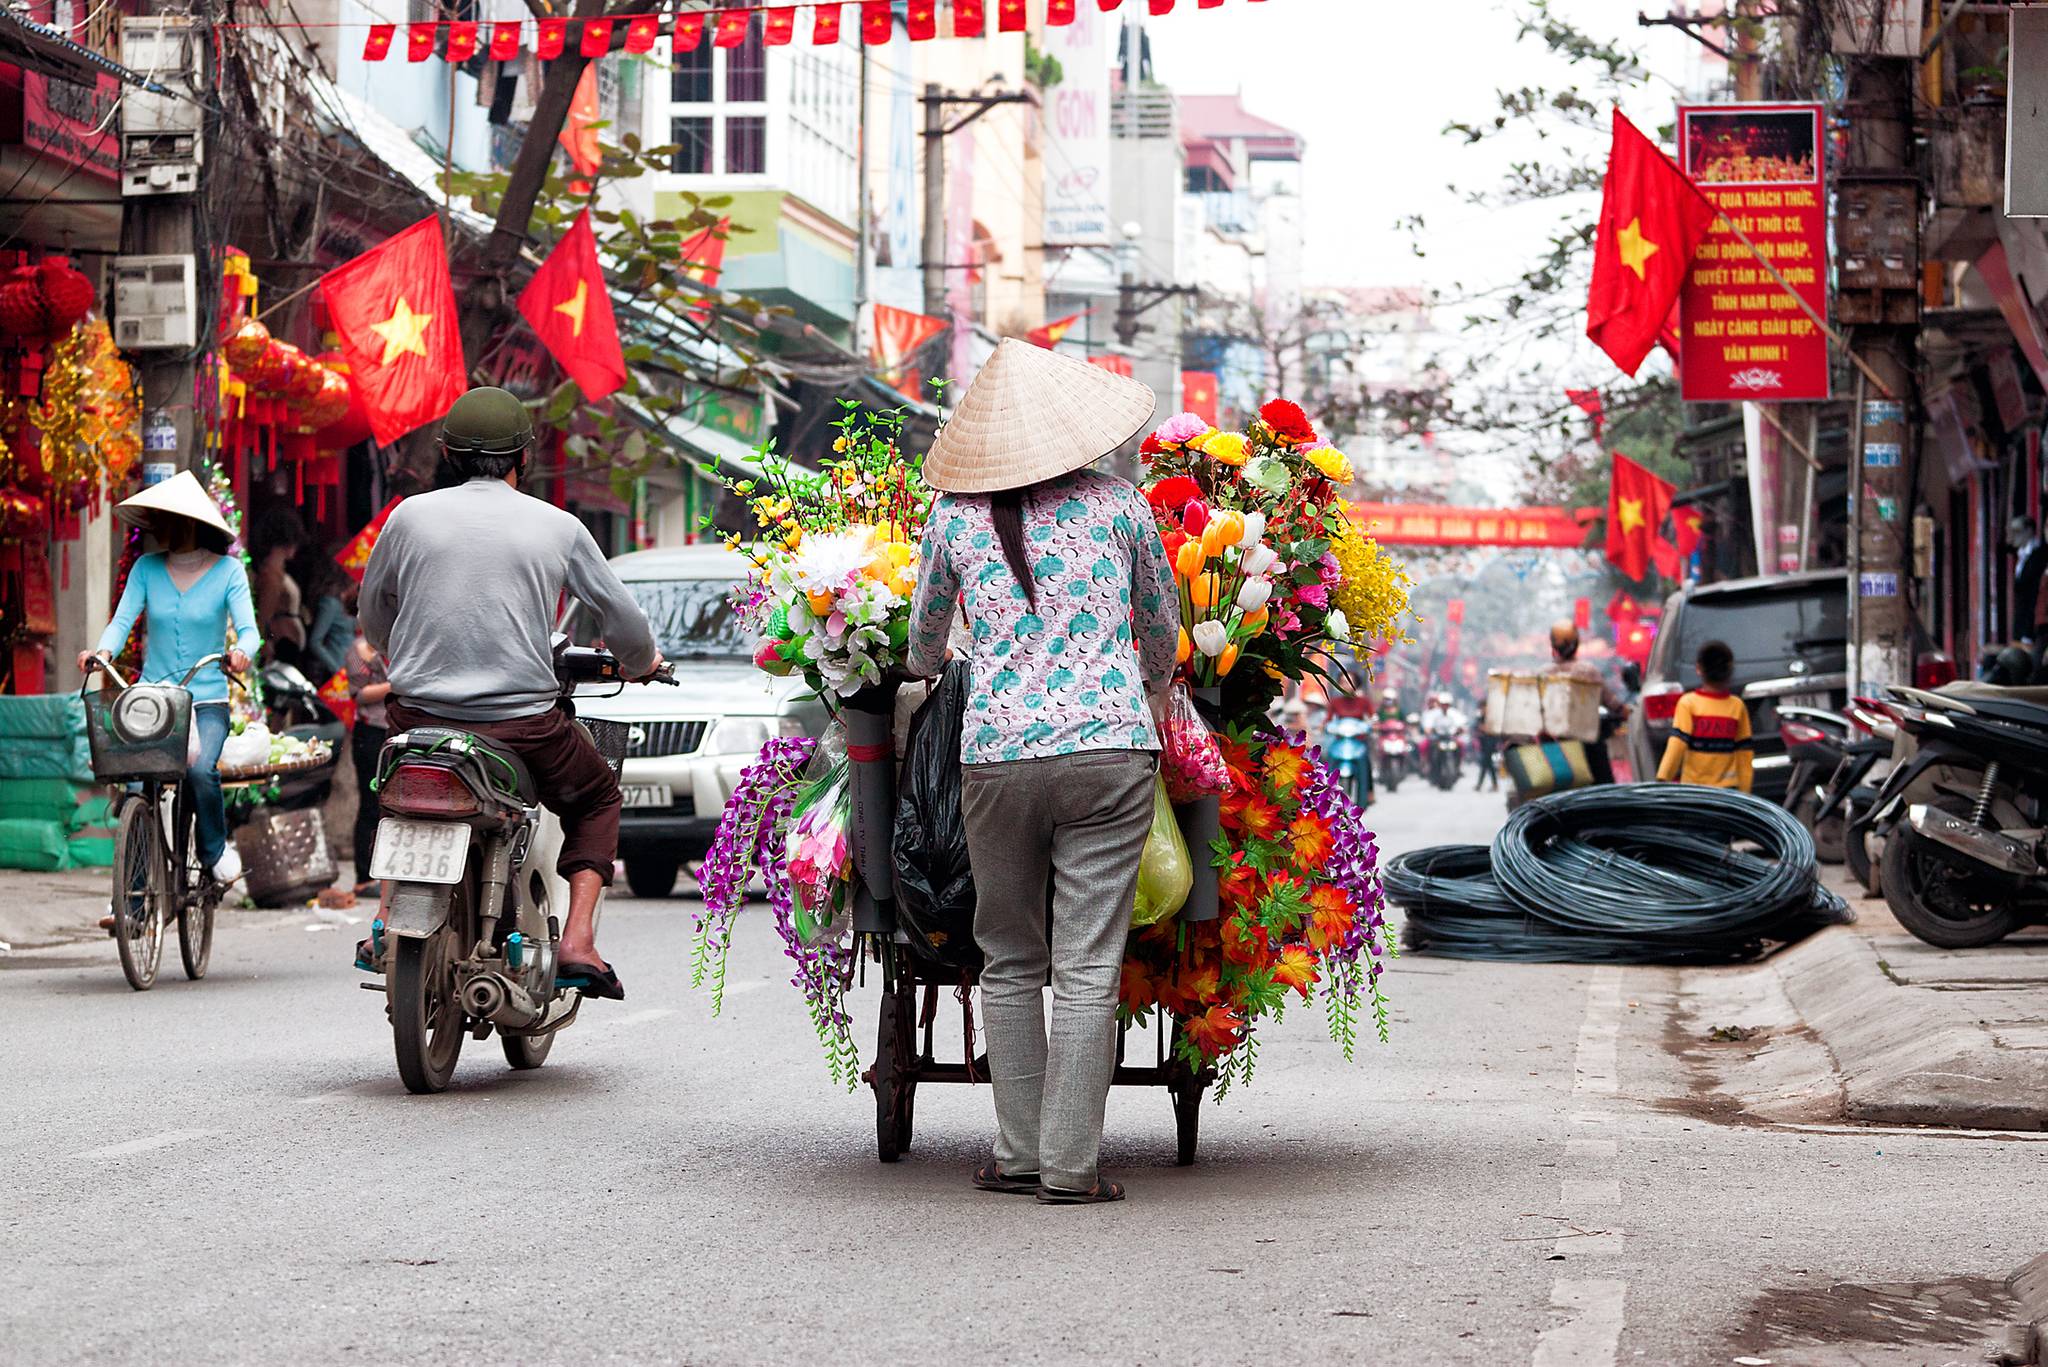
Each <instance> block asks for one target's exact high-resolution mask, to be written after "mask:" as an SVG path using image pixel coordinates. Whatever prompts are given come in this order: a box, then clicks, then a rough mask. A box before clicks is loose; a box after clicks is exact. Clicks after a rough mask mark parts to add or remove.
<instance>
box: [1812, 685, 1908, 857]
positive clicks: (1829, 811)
mask: <svg viewBox="0 0 2048 1367" xmlns="http://www.w3.org/2000/svg"><path fill="white" fill-rule="evenodd" d="M1847 715H1848V718H1849V724H1850V725H1851V726H1853V727H1854V728H1855V729H1856V731H1857V732H1859V733H1861V734H1859V735H1853V736H1851V738H1850V740H1849V743H1848V744H1847V745H1845V746H1844V747H1843V748H1842V758H1841V760H1840V762H1839V763H1838V764H1836V766H1835V771H1834V773H1833V774H1832V775H1830V776H1829V778H1828V781H1827V783H1826V785H1825V786H1823V787H1822V789H1821V796H1820V805H1819V806H1818V807H1817V808H1815V809H1814V824H1815V825H1816V826H1823V825H1825V824H1826V823H1828V822H1830V821H1834V820H1839V821H1840V823H1841V830H1842V860H1843V862H1844V863H1845V864H1846V865H1848V868H1849V875H1850V877H1852V878H1854V879H1855V880H1856V881H1857V882H1858V883H1860V884H1862V886H1863V890H1864V891H1865V892H1868V893H1870V894H1872V895H1873V896H1874V895H1876V893H1877V890H1878V884H1877V868H1876V865H1875V864H1874V863H1873V861H1872V858H1871V832H1870V829H1869V823H1868V820H1867V818H1868V816H1869V815H1870V812H1871V810H1872V809H1873V808H1874V807H1875V806H1876V803H1877V794H1878V789H1879V788H1880V787H1881V786H1882V785H1883V783H1884V777H1885V775H1886V774H1887V773H1889V772H1890V770H1891V763H1892V750H1893V747H1894V746H1895V744H1896V743H1897V740H1898V736H1899V727H1898V723H1897V722H1896V721H1894V720H1893V719H1892V714H1891V712H1890V710H1889V709H1888V708H1887V706H1886V705H1885V704H1884V703H1882V702H1879V701H1877V700H1876V699H1874V698H1851V699H1850V700H1849V708H1848V713H1847Z"/></svg>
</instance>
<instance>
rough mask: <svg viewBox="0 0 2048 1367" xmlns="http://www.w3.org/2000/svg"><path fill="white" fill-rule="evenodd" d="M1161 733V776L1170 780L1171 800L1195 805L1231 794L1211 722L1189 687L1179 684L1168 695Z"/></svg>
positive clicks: (1228, 779)
mask: <svg viewBox="0 0 2048 1367" xmlns="http://www.w3.org/2000/svg"><path fill="white" fill-rule="evenodd" d="M1159 730H1160V735H1159V774H1160V777H1161V778H1163V779H1164V780H1165V781H1166V795H1167V796H1168V797H1169V798H1171V799H1172V800H1173V801H1175V802H1195V801H1198V800H1200V799H1202V798H1205V797H1221V796H1222V795H1223V794H1224V793H1227V792H1229V791H1230V771H1229V770H1228V769H1227V768H1225V767H1224V764H1223V751H1222V749H1221V748H1220V747H1219V746H1218V745H1217V744H1216V735H1215V733H1214V732H1213V731H1211V730H1210V729H1209V723H1207V722H1205V721H1203V720H1202V714H1201V713H1200V712H1197V711H1196V710H1195V700H1194V698H1193V696H1192V695H1190V694H1189V692H1188V690H1187V688H1186V686H1185V685H1182V684H1175V685H1174V687H1173V690H1172V692H1171V693H1169V694H1168V695H1167V700H1166V715H1165V717H1163V718H1162V719H1161V721H1160V727H1159Z"/></svg>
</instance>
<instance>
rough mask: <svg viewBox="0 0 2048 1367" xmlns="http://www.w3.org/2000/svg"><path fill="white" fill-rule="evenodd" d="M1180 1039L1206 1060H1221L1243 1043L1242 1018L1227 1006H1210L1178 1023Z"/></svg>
mask: <svg viewBox="0 0 2048 1367" xmlns="http://www.w3.org/2000/svg"><path fill="white" fill-rule="evenodd" d="M1180 1032H1181V1038H1183V1039H1185V1040H1186V1041H1187V1042H1188V1043H1190V1044H1192V1045H1193V1046H1194V1047H1195V1048H1196V1049H1198V1050H1200V1051H1201V1053H1202V1054H1203V1056H1204V1057H1206V1058H1221V1057H1223V1055H1225V1054H1227V1053H1229V1052H1230V1051H1231V1050H1232V1049H1235V1048H1237V1046H1238V1045H1240V1044H1242V1043H1243V1042H1244V1018H1243V1017H1242V1016H1240V1015H1238V1014H1237V1013H1236V1012H1235V1011H1232V1010H1231V1009H1230V1008H1229V1007H1227V1006H1212V1007H1210V1008H1209V1009H1208V1010H1206V1011H1204V1012H1202V1013H1201V1014H1200V1015H1198V1016H1189V1017H1186V1018H1184V1019H1183V1020H1182V1021H1181V1023H1180Z"/></svg>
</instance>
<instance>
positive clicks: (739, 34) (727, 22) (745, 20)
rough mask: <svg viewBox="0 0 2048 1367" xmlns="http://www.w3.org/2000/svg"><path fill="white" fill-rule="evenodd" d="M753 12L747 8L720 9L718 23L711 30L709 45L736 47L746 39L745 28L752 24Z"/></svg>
mask: <svg viewBox="0 0 2048 1367" xmlns="http://www.w3.org/2000/svg"><path fill="white" fill-rule="evenodd" d="M753 22H754V12H753V11H752V10H748V9H729V10H721V11H720V12H719V15H718V23H717V24H716V25H714V26H713V27H712V30H711V46H713V47H738V46H739V45H740V44H741V43H744V42H746V41H747V30H748V29H749V28H750V27H752V26H753Z"/></svg>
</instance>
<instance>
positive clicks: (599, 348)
mask: <svg viewBox="0 0 2048 1367" xmlns="http://www.w3.org/2000/svg"><path fill="white" fill-rule="evenodd" d="M519 316H520V317H522V318H524V319H525V320H526V321H527V322H528V323H530V324H531V325H532V326H533V330H534V333H535V334H536V335H537V336H538V337H539V338H540V340H541V341H542V343H544V344H545V345H546V346H547V349H548V352H549V354H550V355H552V356H553V357H554V358H555V361H556V363H557V364H558V365H560V366H561V367H562V370H563V372H564V373H565V374H567V375H568V377H569V378H570V379H572V380H574V381H575V382H576V387H577V388H578V389H580V390H582V391H583V397H584V398H586V399H601V398H603V397H604V396H605V395H607V394H609V393H611V392H612V391H613V390H615V389H617V388H618V387H619V386H620V385H622V384H624V383H625V382H626V357H625V353H624V352H623V351H621V350H620V348H619V325H618V320H617V319H616V318H615V317H614V316H613V315H612V297H611V293H610V291H609V290H607V289H606V288H605V279H604V268H603V267H602V266H600V265H599V264H598V261H597V237H596V235H595V234H594V233H592V232H591V231H590V210H588V209H585V210H584V211H583V212H582V213H580V214H578V215H576V221H575V223H573V224H571V225H570V227H569V231H568V232H567V233H566V234H565V235H564V236H563V238H562V240H561V241H560V242H557V243H556V244H555V249H554V250H553V251H551V252H549V253H548V259H547V260H546V261H545V262H543V263H542V264H541V268H540V269H539V270H537V271H535V272H534V273H533V280H532V281H531V282H530V283H529V284H528V285H527V287H526V288H525V289H524V290H522V291H520V294H519Z"/></svg>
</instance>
